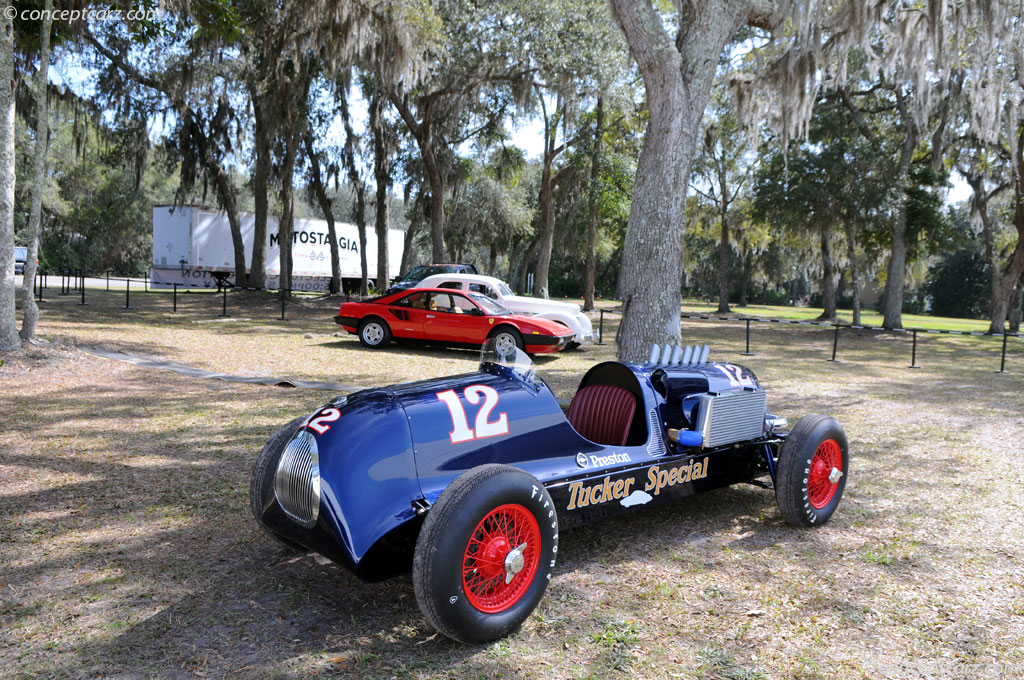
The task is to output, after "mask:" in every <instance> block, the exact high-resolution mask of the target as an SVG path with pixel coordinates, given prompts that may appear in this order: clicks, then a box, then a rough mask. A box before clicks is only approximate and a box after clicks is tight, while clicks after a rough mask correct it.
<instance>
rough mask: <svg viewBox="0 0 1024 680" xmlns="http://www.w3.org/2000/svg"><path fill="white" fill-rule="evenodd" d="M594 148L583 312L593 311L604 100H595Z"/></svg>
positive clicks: (591, 164)
mask: <svg viewBox="0 0 1024 680" xmlns="http://www.w3.org/2000/svg"><path fill="white" fill-rule="evenodd" d="M596 113H597V119H596V121H595V123H594V147H593V153H592V155H591V158H590V199H589V200H590V206H589V214H588V215H587V267H586V271H585V272H584V274H583V311H585V312H589V311H591V310H593V309H594V294H595V291H594V286H595V281H596V279H597V189H598V180H599V179H600V175H601V142H602V141H603V139H604V99H602V98H601V97H598V98H597V110H596Z"/></svg>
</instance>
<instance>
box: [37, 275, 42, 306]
mask: <svg viewBox="0 0 1024 680" xmlns="http://www.w3.org/2000/svg"><path fill="white" fill-rule="evenodd" d="M36 278H38V279H39V284H38V287H39V301H40V302H42V301H43V271H42V270H41V269H40V270H39V271H37V272H36Z"/></svg>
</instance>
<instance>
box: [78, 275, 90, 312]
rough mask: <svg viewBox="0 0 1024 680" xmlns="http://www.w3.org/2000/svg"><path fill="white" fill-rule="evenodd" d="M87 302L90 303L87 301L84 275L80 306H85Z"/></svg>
mask: <svg viewBox="0 0 1024 680" xmlns="http://www.w3.org/2000/svg"><path fill="white" fill-rule="evenodd" d="M87 304H89V303H88V302H86V301H85V277H84V276H83V277H82V301H81V302H79V303H78V306H79V307H84V306H85V305H87Z"/></svg>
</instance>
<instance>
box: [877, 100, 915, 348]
mask: <svg viewBox="0 0 1024 680" xmlns="http://www.w3.org/2000/svg"><path fill="white" fill-rule="evenodd" d="M896 101H897V105H898V108H899V110H900V118H901V119H902V121H903V128H904V136H903V148H902V149H901V150H900V160H899V165H898V166H897V170H896V177H895V181H894V182H893V186H892V188H891V189H890V190H889V204H890V206H891V210H890V211H889V212H890V214H892V215H893V223H892V249H891V250H890V255H889V272H888V275H887V276H886V278H885V293H884V295H883V301H882V327H883V328H887V329H889V330H896V329H899V328H903V289H904V287H905V281H906V274H907V181H908V179H909V177H910V161H911V159H912V157H913V155H914V148H915V147H916V146H917V127H916V125H915V123H914V121H913V120H912V118H911V113H910V112H909V111H908V110H907V103H906V101H905V100H904V98H903V94H902V91H901V90H900V89H899V88H898V86H897V90H896Z"/></svg>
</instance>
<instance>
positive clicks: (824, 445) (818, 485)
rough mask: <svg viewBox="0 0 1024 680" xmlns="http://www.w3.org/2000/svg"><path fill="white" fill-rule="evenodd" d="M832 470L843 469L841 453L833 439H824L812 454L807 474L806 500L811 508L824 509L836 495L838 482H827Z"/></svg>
mask: <svg viewBox="0 0 1024 680" xmlns="http://www.w3.org/2000/svg"><path fill="white" fill-rule="evenodd" d="M833 468H835V469H837V470H842V469H843V452H842V449H840V448H839V443H838V442H837V441H836V440H835V439H826V440H825V441H823V442H821V444H820V445H819V446H818V449H817V451H815V452H814V458H812V459H811V470H810V472H809V473H808V474H807V500H808V502H810V504H811V506H812V507H815V508H818V509H821V508H824V507H825V506H826V505H828V504H829V503H830V502H831V501H832V497H833V496H835V495H836V489H837V488H838V487H839V482H838V480H837V481H836V482H835V483H833V482H831V481H830V480H829V476H830V475H831V474H832V469H833Z"/></svg>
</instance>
